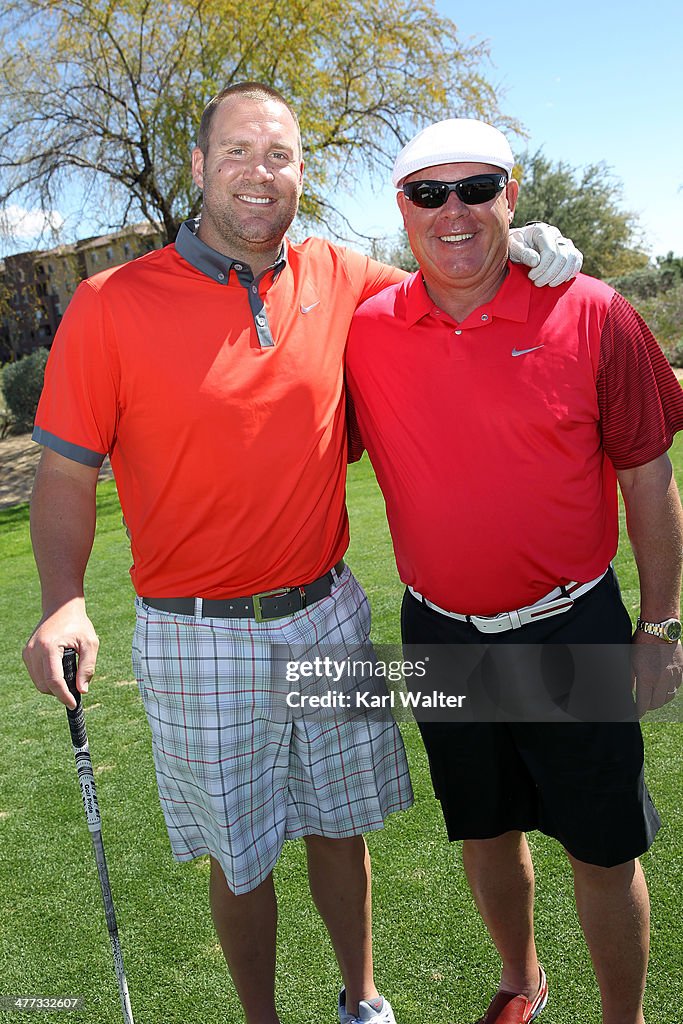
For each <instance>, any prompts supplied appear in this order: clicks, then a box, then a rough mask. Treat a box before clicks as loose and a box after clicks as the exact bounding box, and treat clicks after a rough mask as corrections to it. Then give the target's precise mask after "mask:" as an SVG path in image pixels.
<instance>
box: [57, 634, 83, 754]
mask: <svg viewBox="0 0 683 1024" xmlns="http://www.w3.org/2000/svg"><path fill="white" fill-rule="evenodd" d="M77 667H78V662H77V660H76V652H75V651H74V649H73V648H72V647H67V648H66V649H65V651H64V654H63V656H62V670H63V672H64V682H65V683H66V685H67V688H68V690H69V693H70V694H71V696H72V697H73V698H74V700H75V701H76V707H75V708H74V709H73V710H72V709H71V708H67V709H66V717H67V718H68V719H69V730H70V732H71V742H72V743H73V745H74V747H78V748H80V747H85V746H87V743H88V736H87V733H86V731H85V715H84V714H83V704H82V703H81V695H80V693H79V691H78V690H77V689H76V669H77Z"/></svg>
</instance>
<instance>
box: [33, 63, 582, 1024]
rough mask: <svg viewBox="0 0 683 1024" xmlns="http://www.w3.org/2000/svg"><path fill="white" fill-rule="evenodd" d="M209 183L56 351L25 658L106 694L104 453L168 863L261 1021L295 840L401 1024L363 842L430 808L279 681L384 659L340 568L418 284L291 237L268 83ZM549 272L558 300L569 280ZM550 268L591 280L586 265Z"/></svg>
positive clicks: (388, 740) (380, 751) (281, 129)
mask: <svg viewBox="0 0 683 1024" xmlns="http://www.w3.org/2000/svg"><path fill="white" fill-rule="evenodd" d="M192 166H193V176H194V180H195V182H196V184H197V185H198V187H199V188H201V189H202V190H203V195H204V205H203V213H202V218H201V221H200V223H199V226H198V227H197V225H195V224H192V223H189V222H188V223H187V224H185V225H183V227H182V228H181V230H180V233H179V235H178V238H177V239H176V241H175V244H173V245H169V246H167V247H166V248H165V249H162V250H160V251H158V252H153V253H149V254H147V255H146V256H144V257H142V258H141V259H139V260H136V261H134V262H132V263H129V264H126V265H124V266H122V267H118V268H114V269H112V270H109V271H106V272H104V273H103V274H99V275H97V276H95V277H94V278H91V279H89V280H87V281H85V282H83V283H82V284H81V286H80V287H79V289H78V292H77V294H76V295H75V296H74V299H73V301H72V302H71V304H70V305H69V308H68V310H67V312H66V314H65V316H64V319H63V322H62V325H61V327H60V330H59V332H58V335H57V338H56V340H55V344H54V346H53V349H52V352H51V355H50V360H49V365H48V369H47V373H46V380H45V388H44V391H43V396H42V398H41V402H40V406H39V409H38V413H37V417H36V427H35V434H34V436H35V439H36V440H37V441H39V442H40V443H41V444H43V445H44V446H45V450H44V452H43V455H42V458H41V462H40V466H39V469H38V473H37V477H36V484H35V489H34V497H33V502H32V513H31V516H32V537H33V544H34V550H35V555H36V561H37V564H38V569H39V573H40V577H41V585H42V593H43V618H42V619H41V622H40V623H39V625H38V626H37V628H36V630H35V632H34V634H33V635H32V637H31V639H30V640H29V642H28V644H27V646H26V650H25V655H24V657H25V661H26V664H27V667H28V669H29V672H30V674H31V676H32V678H33V680H34V682H35V684H36V686H37V687H38V689H39V690H41V691H42V692H46V693H52V694H53V695H55V696H56V697H58V698H59V699H60V700H61V701H62V702H63V703H65V704H66V705H67V706H72V705H73V700H72V698H71V697H70V695H69V694H68V691H67V690H66V688H65V684H64V680H63V676H62V671H61V654H62V652H63V650H64V648H65V647H73V648H75V649H76V650H77V651H78V652H79V655H80V661H79V672H78V687H79V689H80V690H81V692H85V691H87V688H88V682H89V680H90V679H91V677H92V675H93V672H94V668H95V659H96V654H97V646H98V641H97V637H96V634H95V630H94V628H93V625H92V623H91V622H90V620H89V619H88V617H87V615H86V610H85V605H84V599H83V575H84V572H85V568H86V564H87V561H88V558H89V554H90V549H91V545H92V539H93V532H94V527H95V484H96V480H97V470H98V467H99V465H100V464H101V462H102V461H103V459H104V457H105V455H106V454H107V453H109V455H110V457H111V463H112V466H113V469H114V473H115V476H116V480H117V486H118V490H119V495H120V498H121V504H122V508H123V511H124V515H125V518H126V521H127V523H128V526H129V530H130V536H131V545H132V553H133V566H132V568H131V577H132V580H133V584H134V587H135V591H136V594H137V595H138V596H137V599H136V609H137V625H136V630H135V635H134V639H133V659H134V665H135V671H136V676H137V678H138V681H139V685H140V690H141V693H142V697H143V700H144V705H145V711H146V713H147V717H148V719H149V722H150V726H151V730H152V742H153V752H154V759H155V767H156V772H157V780H158V785H159V792H160V797H161V802H162V807H163V810H164V815H165V818H166V824H167V827H168V831H169V836H170V840H171V845H172V849H173V853H174V856H175V857H176V858H177V859H179V860H188V859H190V858H193V857H196V856H200V855H206V854H208V855H209V856H210V858H211V882H210V892H211V908H212V913H213V919H214V922H215V926H216V929H217V932H218V935H219V937H220V940H221V944H222V947H223V950H224V953H225V957H226V960H227V962H228V966H229V968H230V972H231V974H232V977H233V980H234V983H235V986H236V989H237V993H238V995H239V998H240V1000H241V1003H242V1006H243V1008H244V1012H245V1016H246V1018H247V1021H249V1022H250V1024H274V1022H275V1021H277V1011H276V1008H275V1000H274V973H275V929H276V916H277V909H276V902H275V894H274V889H273V881H272V871H273V868H274V866H275V863H276V861H277V858H278V856H279V853H280V850H281V848H282V844H283V841H284V840H285V839H288V838H296V837H302V838H303V839H304V840H305V843H306V848H307V857H308V866H309V877H310V882H311V891H312V894H313V897H314V900H315V902H316V905H317V907H318V909H319V911H320V913H321V915H322V917H323V919H324V921H325V924H326V926H327V928H328V931H329V933H330V936H331V939H332V943H333V945H334V948H335V952H336V954H337V958H338V961H339V965H340V969H341V973H342V977H343V981H344V989H343V990H342V993H341V995H340V1000H339V1016H340V1021H341V1022H342V1024H348V1022H349V1021H351V1020H356V1019H360V1020H363V1021H364V1022H372V1024H393V1014H392V1010H391V1006H390V1005H389V1003H388V1001H387V1000H385V999H383V998H382V996H381V995H379V993H378V992H377V989H376V987H375V983H374V980H373V968H372V947H371V914H370V871H369V859H368V854H367V849H366V846H365V841H364V839H363V834H364V832H366V831H368V830H372V829H379V828H381V827H382V823H383V821H384V819H385V817H386V816H387V815H388V814H389V813H391V812H392V811H396V810H401V809H404V808H406V807H408V806H409V805H410V803H411V800H412V795H411V789H410V780H409V776H408V769H407V764H406V760H405V754H404V751H403V745H402V742H401V737H400V733H399V732H398V729H397V728H396V725H395V724H394V723H393V722H377V721H369V720H368V719H366V718H362V717H361V718H359V717H356V718H352V719H348V720H344V721H341V722H339V721H338V720H337V721H333V722H328V723H322V725H321V724H320V723H319V722H317V721H315V722H312V723H311V722H310V721H309V720H307V719H306V718H305V717H302V716H296V715H290V716H286V715H285V716H283V715H282V707H281V706H279V705H278V700H279V698H278V695H277V693H274V688H273V687H272V685H271V683H272V680H273V678H274V672H275V669H276V667H277V658H278V653H277V652H278V650H281V649H282V647H283V646H284V647H285V648H286V649H288V648H290V647H294V646H296V648H297V650H299V651H301V650H302V649H303V650H310V651H315V650H317V649H319V647H320V645H321V644H328V645H333V646H334V647H335V649H336V650H339V648H341V651H342V654H351V653H352V652H353V651H355V650H358V649H359V648H362V647H363V646H364V645H366V644H367V642H368V637H369V632H370V617H369V610H368V605H367V600H366V598H365V595H364V594H363V592H362V590H361V588H360V587H359V585H358V584H357V582H356V581H355V579H354V578H353V576H352V575H351V573H350V571H349V569H348V568H347V567H345V566H344V563H343V555H344V552H345V550H346V547H347V543H348V520H347V515H346V509H345V505H344V488H345V417H344V400H343V372H342V364H343V353H344V347H345V343H346V334H347V330H348V327H349V324H350V321H351V317H352V315H353V312H354V310H355V309H356V307H357V306H358V305H359V304H360V303H361V302H362V301H363V300H364V299H366V298H368V297H369V296H371V295H373V294H375V293H376V292H378V291H379V290H381V289H382V288H384V287H386V286H387V285H388V284H391V283H392V282H395V281H398V280H400V279H401V278H402V277H403V276H404V275H403V273H402V272H401V271H398V270H396V269H394V268H390V267H386V266H383V265H382V264H379V263H377V262H375V261H373V260H371V259H368V258H367V257H365V256H361V255H359V254H357V253H354V252H351V251H349V250H347V249H343V248H340V247H337V246H334V245H331V244H329V243H327V242H325V241H322V240H320V239H309V240H307V241H306V242H304V243H303V244H302V245H296V246H295V245H290V244H289V243H288V242H287V241H286V239H285V237H284V236H285V232H286V231H287V229H288V227H289V225H290V223H291V221H292V219H293V217H294V215H295V213H296V210H297V204H298V199H299V195H300V192H301V186H302V173H303V161H302V156H301V141H300V138H299V131H298V124H297V121H296V115H295V114H294V112H293V110H292V109H291V107H290V106H289V105H288V104H287V103H286V101H285V100H284V99H283V97H282V96H280V95H279V94H278V93H276V92H274V91H273V90H271V89H269V88H268V87H265V86H261V85H258V84H255V83H244V84H243V85H241V86H236V87H232V88H230V89H227V90H224V92H222V93H220V94H219V95H218V96H217V97H215V99H214V100H212V101H211V103H210V104H209V105H208V106H207V108H206V110H205V112H204V115H203V117H202V123H201V126H200V132H199V139H198V146H197V148H195V150H194V152H193V155H192ZM547 255H548V259H546V260H544V262H543V263H542V264H541V265H539V267H538V268H536V275H537V279H538V280H539V283H541V281H542V279H543V278H544V277H545V278H546V279H547V277H553V276H554V266H551V267H550V268H549V269H547V268H546V264H547V263H548V262H550V263H552V253H550V252H549V253H548V254H547ZM557 262H558V263H559V265H560V266H561V267H562V266H564V268H565V273H569V274H570V273H571V272H572V269H573V268H575V266H576V261H575V260H574V259H573V257H572V255H571V250H570V254H569V259H566V258H559V259H558V261H557ZM539 272H541V274H540V278H539V277H538V275H539ZM561 277H562V273H561V274H560V279H561ZM307 1012H309V1011H307Z"/></svg>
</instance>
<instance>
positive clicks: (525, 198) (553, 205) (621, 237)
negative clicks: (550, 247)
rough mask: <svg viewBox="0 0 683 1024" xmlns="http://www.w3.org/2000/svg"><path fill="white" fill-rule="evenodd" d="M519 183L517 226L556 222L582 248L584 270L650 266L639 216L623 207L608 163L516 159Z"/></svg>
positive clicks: (599, 272) (600, 272)
mask: <svg viewBox="0 0 683 1024" xmlns="http://www.w3.org/2000/svg"><path fill="white" fill-rule="evenodd" d="M514 173H515V177H516V178H517V180H518V181H519V183H520V193H519V201H518V203H517V209H516V211H515V219H514V224H515V225H521V224H526V223H528V222H529V221H533V220H542V221H546V222H547V223H549V224H555V225H556V226H557V227H558V228H559V229H560V231H561V232H562V234H563V235H566V236H567V237H568V238H571V239H572V240H573V242H574V244H575V245H576V246H578V248H579V249H581V251H582V252H583V255H584V261H583V270H584V272H585V273H586V274H591V275H592V276H593V277H600V278H603V279H605V278H610V277H614V276H615V275H618V274H626V273H629V272H630V271H633V270H636V269H637V268H638V267H644V266H646V264H647V262H648V257H647V255H646V254H645V253H644V252H643V251H642V249H641V248H640V241H641V240H640V233H639V228H638V220H637V217H636V215H635V214H633V213H628V212H626V211H624V210H622V209H620V207H619V201H620V199H621V195H622V186H621V183H620V182H619V181H618V180H617V179H616V178H615V177H614V175H613V174H612V173H611V171H610V169H609V168H608V167H607V166H606V165H605V164H602V163H600V164H591V165H590V166H589V167H586V168H584V169H578V168H574V167H570V166H569V165H568V164H566V163H563V162H559V163H557V164H552V163H551V162H550V160H548V159H546V158H545V157H544V156H543V155H542V154H541V153H540V152H538V153H536V154H535V155H534V156H531V157H530V156H529V155H528V154H524V155H522V156H518V157H517V165H516V168H515V172H514Z"/></svg>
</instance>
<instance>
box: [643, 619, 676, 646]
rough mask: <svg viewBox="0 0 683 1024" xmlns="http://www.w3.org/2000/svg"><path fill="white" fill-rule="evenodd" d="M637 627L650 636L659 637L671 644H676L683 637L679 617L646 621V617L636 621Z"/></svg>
mask: <svg viewBox="0 0 683 1024" xmlns="http://www.w3.org/2000/svg"><path fill="white" fill-rule="evenodd" d="M636 629H639V630H641V632H643V633H648V634H649V635H650V636H656V637H659V639H660V640H666V642H667V643H669V644H675V643H676V642H677V641H678V640H680V639H681V632H682V630H681V623H680V620H679V619H664V620H663V621H662V622H646V621H645V619H640V618H639V619H638V620H637V621H636Z"/></svg>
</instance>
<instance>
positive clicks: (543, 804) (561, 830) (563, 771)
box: [401, 570, 660, 867]
mask: <svg viewBox="0 0 683 1024" xmlns="http://www.w3.org/2000/svg"><path fill="white" fill-rule="evenodd" d="M401 627H402V638H403V643H404V645H425V644H426V645H436V644H447V645H469V644H491V643H500V644H508V645H509V644H511V643H519V644H523V643H527V644H543V643H546V644H549V643H552V644H557V645H561V644H607V643H611V644H614V645H622V644H623V645H627V644H628V643H629V642H630V638H631V622H630V619H629V617H628V613H627V612H626V609H625V608H624V606H623V603H622V601H621V595H620V593H619V586H618V583H617V580H616V577H615V575H614V573H613V572H612V571H611V570H610V571H609V572H608V574H607V575H606V576H605V578H604V579H603V580H602V581H601V582H600V583H599V584H597V586H595V587H594V588H593V589H592V590H591V591H589V593H588V594H585V595H584V596H583V597H581V598H579V599H578V600H577V601H576V602H575V605H574V607H573V608H572V609H571V610H570V611H568V612H565V613H564V614H562V615H557V616H554V617H552V618H549V619H545V620H542V621H540V622H535V623H531V624H529V625H526V626H522V627H521V629H518V630H514V631H513V632H514V636H512V635H511V634H510V633H501V634H494V635H491V634H481V633H478V632H477V630H476V629H475V628H474V627H473V626H471V625H470V624H468V623H464V622H459V621H457V620H453V619H449V618H448V617H447V616H445V615H442V614H441V613H439V612H435V611H434V610H433V609H431V608H428V607H427V606H426V605H424V604H423V603H422V602H421V601H419V600H418V599H416V598H415V597H413V595H412V594H411V593H410V591H406V593H405V596H404V599H403V606H402V610H401ZM450 650H451V651H457V647H451V648H450ZM463 652H464V653H466V652H465V651H464V648H463ZM449 656H450V655H449ZM418 725H419V728H420V732H421V734H422V739H423V742H424V745H425V749H426V751H427V756H428V758H429V766H430V771H431V776H432V782H433V785H434V792H435V795H436V797H437V799H438V800H440V802H441V807H442V811H443V815H444V820H445V822H446V829H447V832H448V838H449V839H450V840H452V841H454V840H458V839H491V838H494V837H496V836H500V835H503V834H504V833H505V832H509V831H512V830H520V831H522V832H529V831H532V830H534V829H538V830H540V831H541V832H543V833H545V834H546V835H548V836H552V837H553V838H555V839H557V840H558V841H559V842H560V843H562V845H563V846H564V848H565V849H566V850H567V851H568V852H569V853H570V854H571V855H572V856H573V857H575V858H576V859H577V860H581V861H584V862H586V863H589V864H595V865H599V866H602V867H612V866H614V865H617V864H622V863H625V862H626V861H629V860H631V859H632V858H634V857H638V856H639V855H640V854H642V853H644V852H645V851H646V850H647V849H648V848H649V847H650V845H651V844H652V842H653V840H654V837H655V835H656V833H657V831H658V829H659V826H660V820H659V815H658V814H657V810H656V808H655V807H654V804H653V803H652V800H651V798H650V794H649V793H648V790H647V787H646V785H645V781H644V774H643V739H642V733H641V729H640V724H639V723H638V722H637V721H636V720H635V716H632V718H631V720H626V721H596V722H592V721H572V722H547V721H544V722H533V721H531V722H529V721H520V722H515V721H506V722H500V721H471V722H462V721H438V720H432V721H419V720H418Z"/></svg>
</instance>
